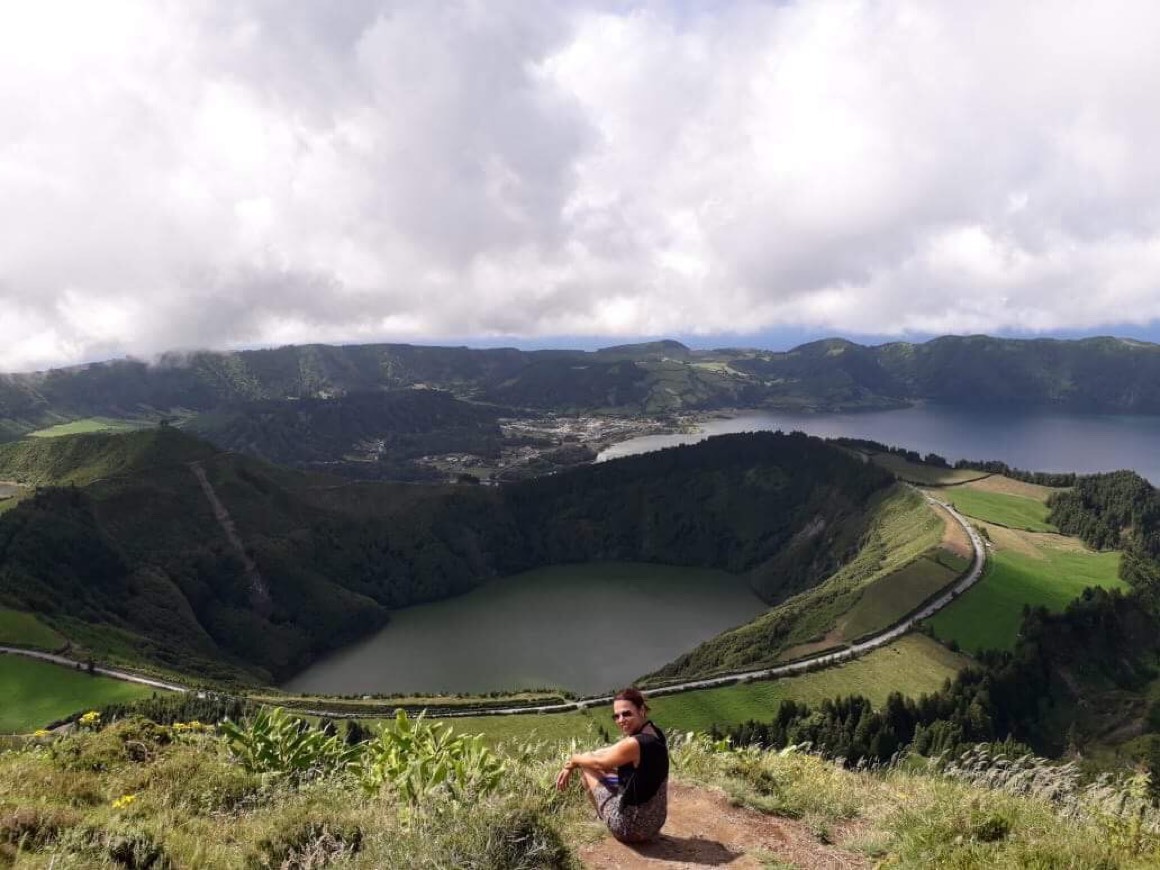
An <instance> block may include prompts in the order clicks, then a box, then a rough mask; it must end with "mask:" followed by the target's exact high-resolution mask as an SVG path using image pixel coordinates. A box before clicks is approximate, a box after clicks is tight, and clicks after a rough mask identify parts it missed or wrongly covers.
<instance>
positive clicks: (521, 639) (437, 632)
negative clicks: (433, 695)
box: [284, 562, 765, 695]
mask: <svg viewBox="0 0 1160 870" xmlns="http://www.w3.org/2000/svg"><path fill="white" fill-rule="evenodd" d="M764 609H765V606H764V605H763V604H762V602H761V600H760V599H758V598H757V596H755V595H754V594H753V593H752V592H751V591H750V590H749V587H748V586H747V585H746V583H745V581H744V580H743V579H741V578H740V577H738V576H735V575H733V574H728V573H726V572H723V571H707V570H702V569H695V568H676V567H670V566H667V565H640V564H626V563H616V562H600V563H590V564H585V565H559V566H555V567H551V568H542V569H539V570H536V571H529V572H527V573H525V574H519V575H517V576H514V577H506V578H503V579H500V580H495V581H492V582H490V583H488V584H486V585H485V586H482V587H480V588H479V589H476V590H473V591H472V592H469V593H467V594H466V595H461V596H459V597H457V598H451V599H448V600H446V601H439V602H435V603H434V604H423V605H419V606H416V607H408V608H406V609H404V610H400V611H397V612H396V613H394V614H392V617H391V622H390V624H389V625H388V626H387V627H386V628H384V629H383V630H382V631H381V632H379V633H378V634H376V635H375V636H374V637H372V638H370V639H368V640H366V641H363V642H361V643H358V644H355V645H353V646H351V647H348V648H347V649H345V650H342V651H341V652H338V653H336V654H334V655H332V656H330V657H329V658H327V659H325V660H323V661H321V662H319V663H317V664H315V665H313V666H312V667H311V668H309V669H308V670H306V671H304V672H303V673H302V674H299V675H298V676H297V677H295V678H294V679H292V680H290V681H289V682H288V683H287V684H286V685H285V686H284V688H285V689H286V690H287V691H290V692H318V693H325V694H339V695H345V694H364V693H376V692H382V693H391V692H490V691H494V690H498V689H515V688H539V687H547V686H555V687H560V688H566V689H571V690H573V691H575V692H580V693H583V694H594V693H598V692H603V691H605V690H610V689H616V688H619V687H621V686H622V685H626V684H627V683H629V682H631V681H632V680H633V679H634V678H635V677H638V676H641V675H642V674H645V673H648V672H649V671H652V670H655V669H657V668H659V667H661V666H662V665H664V664H667V663H668V662H670V661H672V660H673V659H675V658H676V657H677V656H679V655H681V654H682V653H684V652H687V651H688V650H690V649H692V648H693V647H694V646H696V645H697V644H698V643H700V642H701V641H704V640H708V639H709V638H711V637H713V636H715V635H717V634H719V633H720V632H722V631H724V630H725V629H727V628H731V627H733V626H735V625H740V624H742V623H745V622H748V621H749V620H751V619H753V618H754V617H755V616H757V615H758V614H759V613H761V612H762V611H763V610H764Z"/></svg>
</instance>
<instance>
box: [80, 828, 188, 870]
mask: <svg viewBox="0 0 1160 870" xmlns="http://www.w3.org/2000/svg"><path fill="white" fill-rule="evenodd" d="M61 845H62V848H63V850H64V851H65V852H66V853H73V854H80V855H85V856H91V857H92V858H93V863H94V864H96V863H97V862H100V865H102V866H103V865H106V864H108V863H112V864H113V865H114V866H118V867H124V868H127V870H170V868H172V867H173V861H172V860H171V859H170V858H169V856H168V855H167V854H166V852H165V848H164V847H163V846H162V845H161V844H160V843H158V842H157V839H156V837H154V835H153V834H152V833H150V832H149V831H145V830H141V829H138V828H127V829H123V830H106V829H104V828H74V829H73V830H72V831H70V832H69V833H68V835H66V836H65V837H62V839H61Z"/></svg>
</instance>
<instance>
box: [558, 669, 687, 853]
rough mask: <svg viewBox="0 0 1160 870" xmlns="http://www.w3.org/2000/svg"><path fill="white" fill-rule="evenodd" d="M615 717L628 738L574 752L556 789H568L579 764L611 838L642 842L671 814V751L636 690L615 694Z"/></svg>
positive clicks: (590, 794)
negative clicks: (669, 807) (609, 744)
mask: <svg viewBox="0 0 1160 870" xmlns="http://www.w3.org/2000/svg"><path fill="white" fill-rule="evenodd" d="M612 718H613V719H614V720H615V721H616V725H617V727H618V728H619V729H620V731H621V733H622V734H624V738H623V739H622V740H618V741H617V742H616V743H614V744H612V745H611V746H606V747H604V748H603V749H597V750H595V751H593V752H582V753H578V754H576V755H573V756H572V757H571V758H569V759H568V763H567V764H565V765H564V769H563V770H561V771H560V775H559V776H557V777H556V788H558V789H560V790H561V791H563V790H564V789H565V788H567V786H568V780H569V779H570V778H571V776H572V771H573V770H575V769H576V768H580V775H581V782H583V783H584V789H585V791H587V792H588V799H589V800H591V801H592V805H593V806H594V807H595V808H596V815H597V816H599V817H600V820H601V821H603V822H604V823H605V824H606V825H608V830H609V831H610V832H611V833H612V836H614V837H616V839H618V840H620V841H621V842H623V843H641V842H644V841H646V840H651V839H652V838H653V837H655V836H656V835H657V834H658V833H660V830H661V826H662V825H663V824H664V823H665V816H666V815H667V814H668V784H669V783H668V779H669V750H668V746H667V744H666V743H665V735H664V733H663V732H662V731H661V729H660V728H658V727H657V726H656V725H654V724H653V723H652V722H651V721H650V720H649V718H648V705H647V704H645V702H644V695H642V694H641V693H640V691H639V690H638V689H624V690H623V691H620V692H617V693H616V697H615V698H614V699H613V701H612Z"/></svg>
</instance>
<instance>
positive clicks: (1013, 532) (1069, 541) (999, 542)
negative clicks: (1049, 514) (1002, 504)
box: [980, 523, 1088, 559]
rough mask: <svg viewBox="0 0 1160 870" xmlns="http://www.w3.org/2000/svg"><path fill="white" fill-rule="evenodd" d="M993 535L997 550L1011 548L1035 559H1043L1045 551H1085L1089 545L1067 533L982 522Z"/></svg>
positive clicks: (992, 538) (988, 532) (989, 533)
mask: <svg viewBox="0 0 1160 870" xmlns="http://www.w3.org/2000/svg"><path fill="white" fill-rule="evenodd" d="M980 525H982V526H983V527H984V528H985V529H986V530H987V534H988V535H990V536H991V542H992V543H993V544H994V545H995V549H997V550H1010V551H1012V552H1015V553H1022V554H1023V555H1025V556H1031V557H1032V558H1033V559H1043V558H1045V557H1044V555H1043V551H1044V550H1045V549H1048V550H1064V551H1068V552H1075V553H1079V552H1083V551H1085V550H1087V549H1088V548H1087V546H1086V545H1085V544H1084V542H1083V541H1081V540H1080V539H1079V538H1072V537H1069V536H1067V535H1057V534H1054V533H1052V532H1024V531H1021V530H1018V529H1009V528H1006V527H1005V526H993V525H991V524H990V523H980Z"/></svg>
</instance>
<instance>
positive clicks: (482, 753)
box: [359, 710, 506, 807]
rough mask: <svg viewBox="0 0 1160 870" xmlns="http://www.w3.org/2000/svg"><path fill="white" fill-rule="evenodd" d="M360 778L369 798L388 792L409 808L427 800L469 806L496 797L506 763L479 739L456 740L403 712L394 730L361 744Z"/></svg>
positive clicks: (441, 727) (445, 730)
mask: <svg viewBox="0 0 1160 870" xmlns="http://www.w3.org/2000/svg"><path fill="white" fill-rule="evenodd" d="M365 748H366V751H365V753H364V755H363V758H362V763H361V765H360V767H359V778H360V780H361V782H362V785H363V788H364V789H366V791H368V792H371V793H373V792H378V791H379V790H381V789H382V788H384V787H386V788H390V789H391V790H392V791H393V792H394V793H395V794H396V795H397V796H398V797H399V798H400V799H401V800H402V801H403V802H404V803H405V804H408V805H410V806H411V807H415V806H418V805H420V804H422V803H423V802H424V801H425V800H426V799H428V798H440V797H450V798H452V799H454V800H457V801H466V800H473V799H476V798H479V797H482V796H484V795H487V794H490V793H491V792H493V791H495V789H496V788H497V787H498V786H499V784H500V782H501V780H502V779H503V775H504V773H505V772H506V771H505V765H504V763H503V762H502V761H501V760H500V759H499V757H498V756H496V755H495V754H494V753H493V752H491V750H489V749H488V748H487V747H486V746H485V745H484V743H483V737H482V735H478V734H477V735H474V736H469V735H465V734H455V732H454V731H453V730H452V729H451V728H450V727H449V726H447V725H445V724H443V723H441V722H437V723H434V724H432V723H430V722H427V721H426V720H424V719H423V717H422V716H420V717H419V718H418V719H415V720H413V721H412V720H410V719H408V718H407V714H406V713H404V712H403V711H402V710H400V711H398V713H397V714H396V715H395V724H394V726H392V727H389V728H383V729H382V731H380V732H379V735H378V737H377V738H376V739H374V740H371V741H369V742H368V743H367V744H365Z"/></svg>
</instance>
